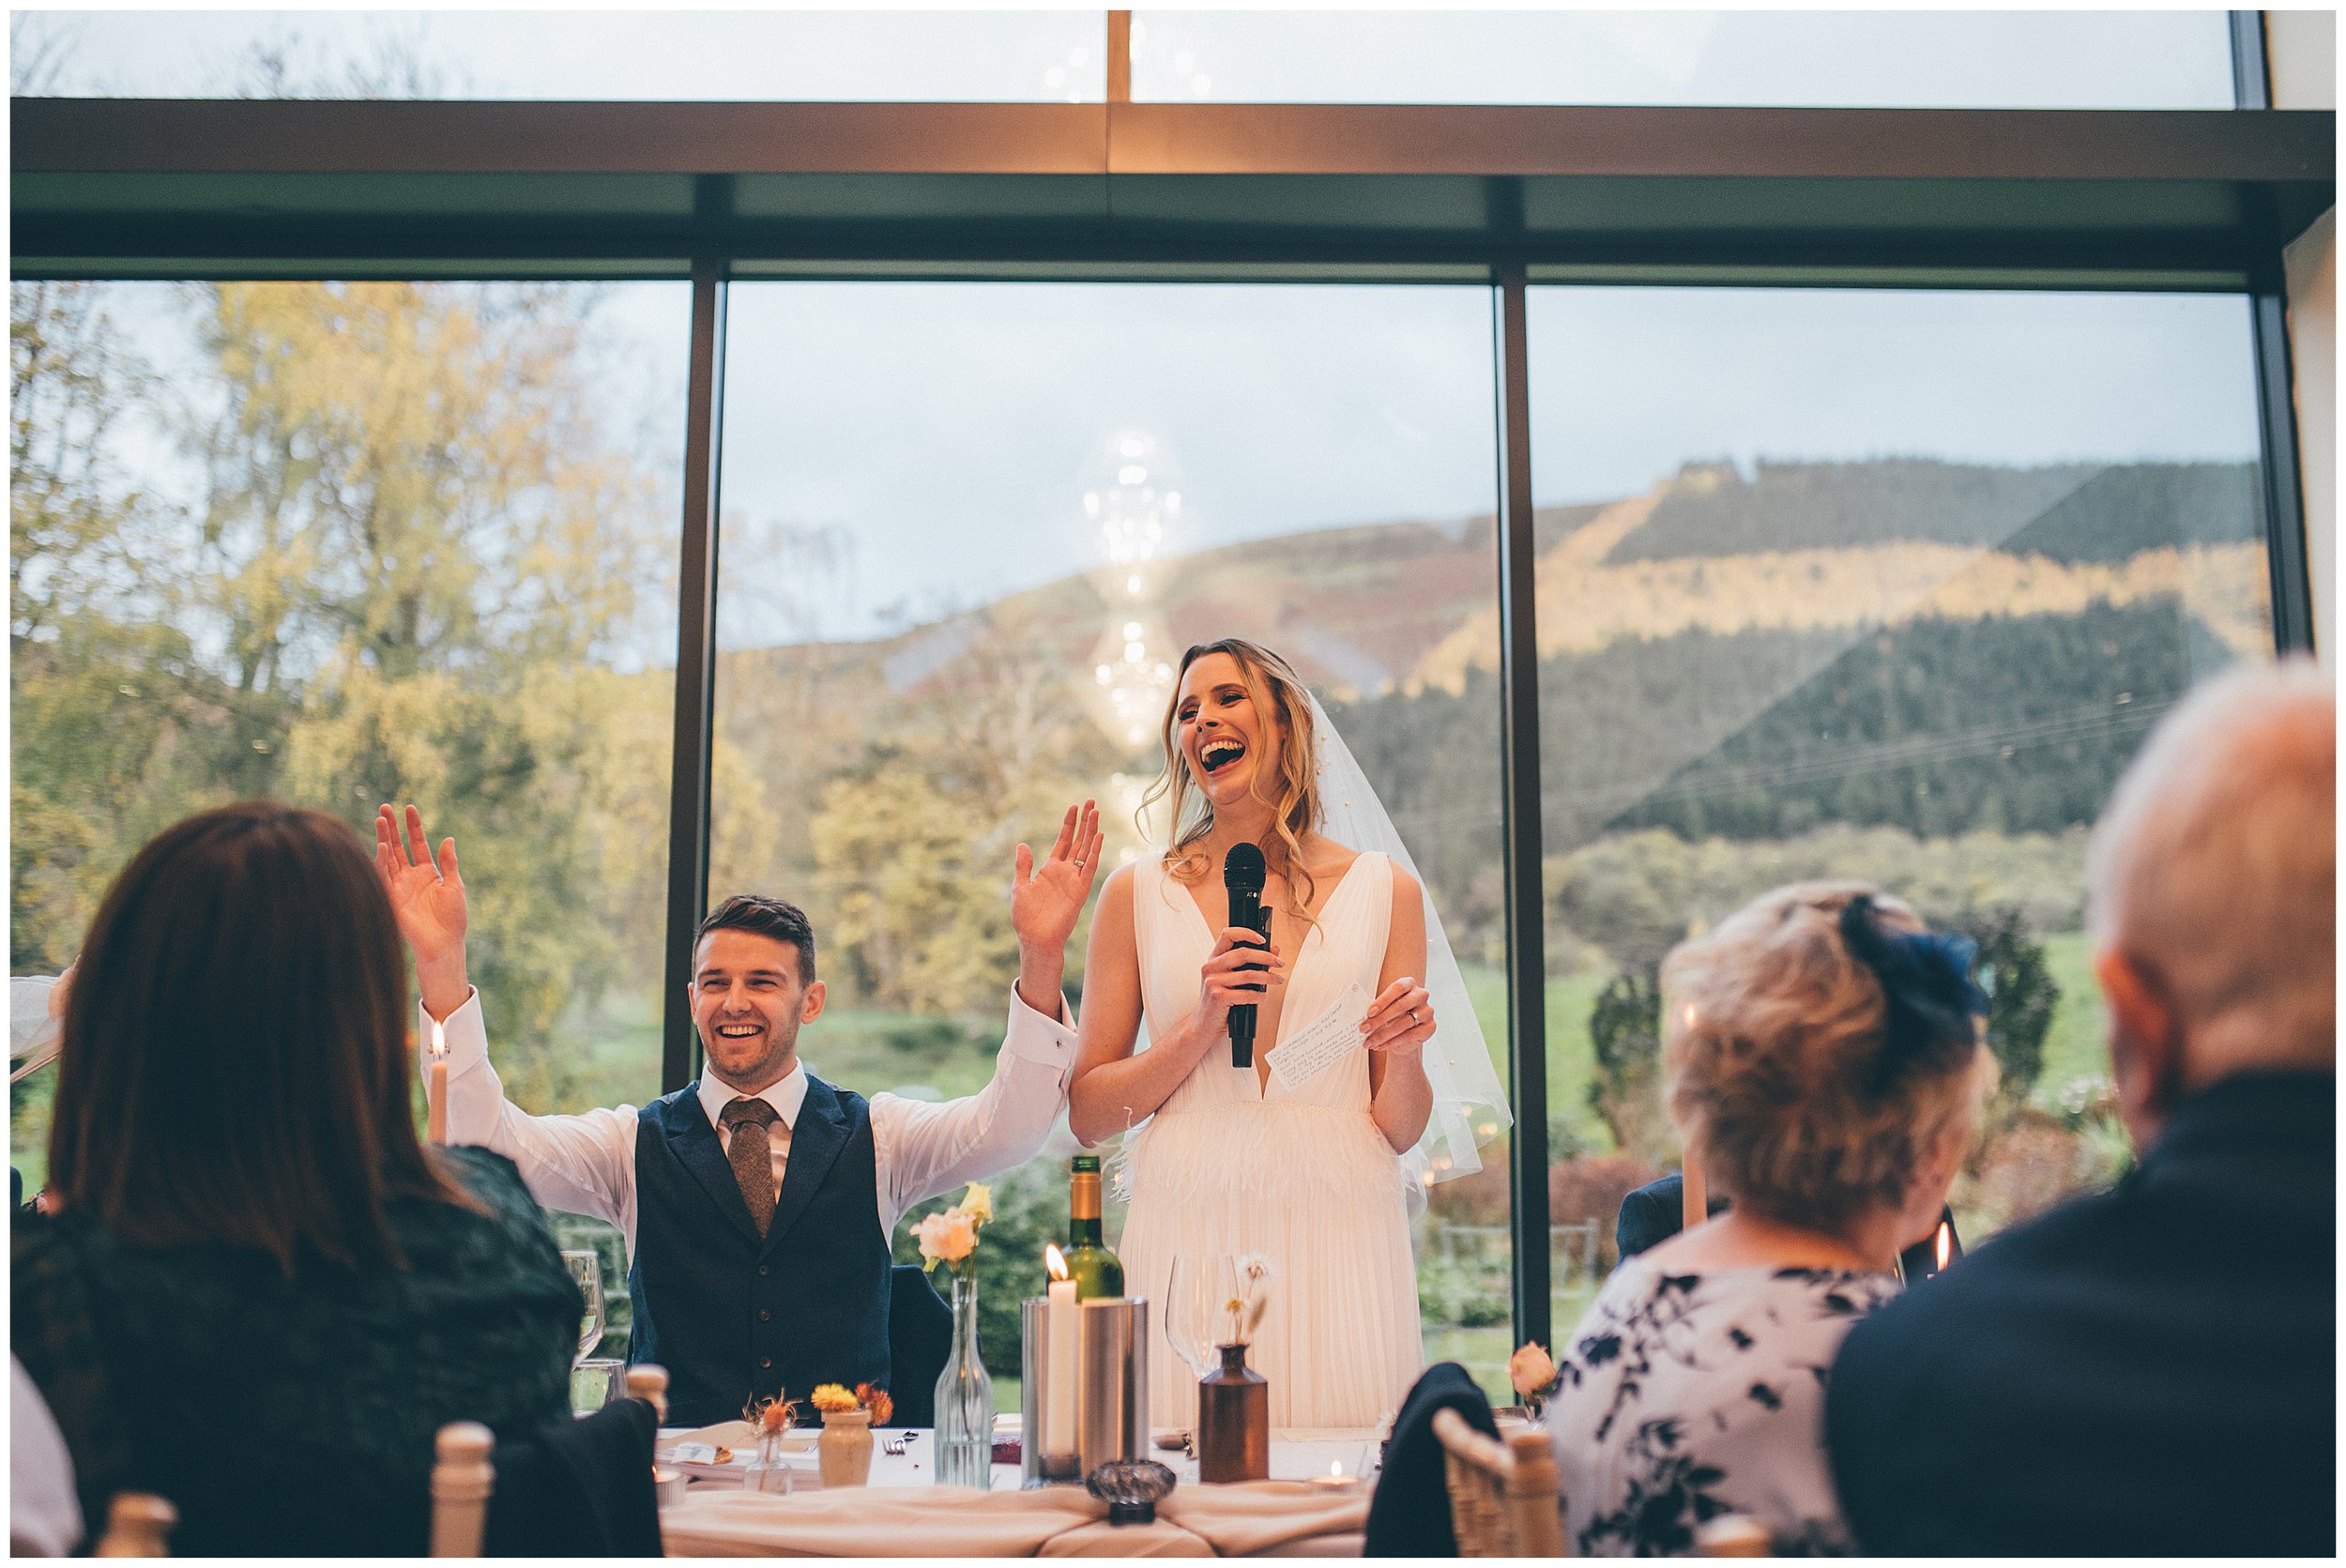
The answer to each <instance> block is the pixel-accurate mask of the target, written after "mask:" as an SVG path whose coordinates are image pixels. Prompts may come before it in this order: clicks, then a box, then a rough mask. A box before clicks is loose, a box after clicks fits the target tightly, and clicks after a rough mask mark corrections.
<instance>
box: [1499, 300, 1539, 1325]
mask: <svg viewBox="0 0 2346 1568" xmlns="http://www.w3.org/2000/svg"><path fill="white" fill-rule="evenodd" d="M1496 284H1497V289H1496V296H1497V297H1496V298H1495V300H1494V305H1495V307H1496V309H1495V316H1494V321H1493V327H1495V329H1496V330H1495V338H1496V346H1497V351H1498V352H1497V356H1496V358H1497V360H1498V366H1497V369H1498V378H1499V388H1498V390H1499V397H1498V399H1497V402H1498V413H1499V437H1500V439H1499V509H1500V510H1499V530H1498V531H1499V677H1500V686H1501V693H1502V699H1501V700H1502V708H1501V725H1500V758H1501V806H1502V810H1503V812H1504V826H1503V828H1502V830H1501V834H1502V838H1503V840H1504V844H1505V855H1506V872H1507V884H1506V886H1507V891H1506V899H1507V1094H1508V1098H1509V1099H1510V1100H1511V1101H1512V1102H1513V1103H1514V1108H1515V1130H1514V1134H1513V1136H1512V1139H1511V1147H1512V1165H1511V1169H1510V1171H1509V1175H1510V1177H1511V1178H1512V1180H1513V1184H1514V1189H1515V1192H1514V1197H1515V1201H1514V1203H1513V1205H1512V1206H1511V1207H1512V1209H1513V1216H1512V1219H1513V1226H1514V1232H1515V1247H1514V1252H1515V1263H1514V1271H1513V1288H1514V1304H1515V1324H1516V1343H1517V1344H1522V1343H1524V1342H1526V1341H1531V1340H1536V1341H1538V1342H1539V1343H1540V1344H1543V1345H1551V1344H1552V1343H1553V1341H1552V1339H1551V1338H1550V1325H1549V1313H1550V1307H1549V1286H1550V1281H1549V1277H1548V1256H1547V1253H1548V1236H1547V1225H1548V1213H1547V934H1546V919H1545V910H1544V903H1545V900H1544V895H1543V892H1542V887H1541V867H1540V855H1541V847H1542V845H1541V836H1540V690H1539V678H1540V655H1539V642H1538V637H1537V632H1536V629H1535V625H1534V589H1535V583H1534V579H1533V568H1534V566H1535V564H1536V562H1535V557H1534V549H1535V546H1534V539H1533V532H1532V516H1531V365H1530V362H1529V329H1528V326H1527V323H1526V320H1525V314H1524V312H1525V305H1526V298H1525V295H1526V282H1525V269H1524V266H1523V263H1522V262H1521V261H1520V260H1516V261H1510V262H1504V263H1501V265H1500V266H1499V268H1498V275H1497V279H1496Z"/></svg>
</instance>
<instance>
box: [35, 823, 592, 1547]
mask: <svg viewBox="0 0 2346 1568" xmlns="http://www.w3.org/2000/svg"><path fill="white" fill-rule="evenodd" d="M406 1017H407V1006H406V987H405V983H404V975H403V974H402V973H401V967H400V953H399V934H398V928H397V926H396V925H395V924H394V923H393V921H392V917H391V908H390V905H389V903H388V900H387V899H386V898H385V897H384V894H383V889H382V886H381V883H380V881H379V879H378V878H377V876H376V874H375V872H374V869H373V867H372V866H371V865H370V864H369V863H368V860H367V855H366V852H365V850H364V848H363V847H362V846H361V845H360V844H359V842H358V837H357V835H356V834H354V833H352V832H351V830H349V829H348V828H347V827H345V826H344V825H343V824H342V823H341V822H338V821H336V820H335V819H334V818H332V817H329V816H328V815H326V814H323V813H320V812H314V811H301V810H296V809H293V808H290V807H285V806H281V805H277V804H274V803H272V802H267V801H256V802H250V803H247V804H243V805H235V806H225V807H222V808H221V809H219V810H217V811H210V812H206V813H204V814H201V815H198V816H193V817H190V818H189V819H188V820H186V821H184V822H181V823H179V824H178V825H177V826H175V827H173V828H170V829H168V830H165V831H164V832H162V833H161V834H160V835H159V836H158V837H157V838H156V839H155V840H154V841H153V842H152V843H150V844H148V845H146V846H145V848H144V849H142V850H141V851H139V853H138V855H137V856H136V857H135V858H134V859H133V860H131V862H130V864H129V866H128V867H127V868H125V869H124V871H123V873H122V875H120V876H119V877H117V878H116V879H115V881H114V886H113V888H112V889H111V890H110V891H108V892H107V894H106V897H105V901H104V903H103V904H102V905H100V906H99V911H98V915H97V918H96V920H95V921H93V922H92V923H91V926H90V931H89V939H88V943H87V945H86V946H85V947H84V949H83V951H82V957H81V961H80V967H79V969H78V971H77V979H76V983H75V984H74V985H73V986H72V988H71V994H70V997H69V1000H68V1002H67V1006H66V1011H65V1017H64V1036H63V1048H62V1054H61V1058H60V1062H59V1072H58V1077H57V1094H56V1107H55V1113H54V1119H53V1124H52V1128H51V1133H50V1144H49V1172H50V1177H49V1180H50V1191H51V1193H52V1195H53V1196H54V1197H55V1198H56V1200H57V1202H58V1204H59V1206H60V1212H59V1213H58V1214H57V1215H56V1216H55V1217H54V1218H51V1219H45V1220H44V1219H34V1220H20V1221H19V1223H18V1225H17V1228H16V1232H15V1238H14V1272H13V1276H12V1279H11V1286H10V1294H11V1300H12V1302H13V1306H14V1317H13V1322H12V1330H11V1338H12V1343H13V1346H14V1348H15V1351H16V1355H17V1358H18V1359H19V1360H20V1361H21V1362H23V1365H24V1367H25V1370H26V1371H27V1372H29V1373H30V1374H31V1376H32V1378H33V1380H34V1382H35V1383H36V1384H37V1385H38V1387H39V1389H40V1392H41V1393H42V1395H43V1397H44V1398H45V1399H46V1400H47V1402H48V1404H49V1406H50V1408H51V1409H52V1410H53V1412H54V1414H55V1416H56V1420H57V1424H58V1426H59V1428H60V1429H61V1430H62V1431H63V1432H64V1434H65V1439H66V1444H67V1447H68V1450H69V1452H70V1454H71V1455H72V1459H73V1468H74V1472H75V1476H76V1479H77V1482H78V1484H79V1488H80V1495H81V1506H82V1514H83V1517H84V1519H88V1520H103V1519H104V1518H105V1517H106V1509H107V1500H108V1499H109V1498H110V1497H111V1496H112V1495H113V1494H114V1493H115V1492H117V1491H123V1490H134V1491H145V1492H155V1493H159V1494H160V1495H162V1496H163V1497H165V1498H168V1499H171V1501H172V1502H173V1503H174V1504H175V1506H176V1507H177V1509H178V1512H179V1525H178V1528H177V1530H175V1533H174V1535H173V1547H174V1549H175V1551H178V1552H181V1553H184V1554H187V1555H192V1556H204V1555H215V1554H229V1553H234V1554H291V1553H301V1554H314V1553H333V1554H348V1553H352V1552H376V1553H416V1552H420V1551H421V1550H422V1549H423V1546H424V1544H425V1528H426V1520H427V1517H428V1510H427V1505H426V1500H425V1499H426V1487H427V1479H428V1476H429V1472H430V1469H431V1464H432V1456H433V1436H434V1432H435V1431H436V1430H437V1429H438V1428H439V1427H440V1426H441V1425H442V1424H443V1423H448V1422H450V1421H459V1420H472V1421H480V1422H483V1423H487V1424H488V1425H489V1426H490V1427H491V1428H492V1429H493V1430H494V1431H495V1432H496V1433H497V1434H498V1435H499V1436H500V1437H514V1436H518V1435H520V1434H522V1433H524V1432H526V1431H528V1430H529V1429H531V1428H533V1427H536V1426H538V1425H541V1424H542V1423H548V1422H552V1421H557V1420H561V1419H565V1418H566V1417H567V1414H568V1411H569V1406H570V1400H569V1368H570V1358H571V1349H572V1347H574V1345H575V1343H576V1335H577V1330H578V1291H577V1287H576V1286H573V1285H572V1284H571V1281H570V1277H569V1275H568V1274H567V1273H566V1272H565V1271H564V1269H563V1267H562V1261H561V1258H560V1256H559V1255H558V1253H557V1252H556V1247H555V1244H554V1241H553V1238H552V1237H551V1236H550V1235H549V1234H548V1233H547V1230H546V1225H545V1220H544V1218H543V1216H542V1215H541V1214H540V1212H539V1211H538V1208H537V1206H536V1205H535V1204H534V1203H533V1202H531V1200H530V1197H529V1195H528V1192H527V1191H526V1189H525V1188H524V1186H523V1185H522V1182H521V1180H520V1178H519V1177H518V1176H517V1175H516V1174H515V1172H514V1169H513V1167H512V1165H511V1164H510V1162H508V1161H507V1160H505V1159H504V1158H503V1157H501V1156H499V1155H496V1154H493V1153H490V1152H489V1151H487V1150H485V1149H425V1148H423V1147H422V1146H421V1145H420V1144H419V1142H418V1140H417V1136H416V1129H415V1122H414V1113H413V1110H412V1105H411V1101H410V1096H409V1090H408V1087H407V1085H408V1080H407V1052H408V1044H407V1033H406Z"/></svg>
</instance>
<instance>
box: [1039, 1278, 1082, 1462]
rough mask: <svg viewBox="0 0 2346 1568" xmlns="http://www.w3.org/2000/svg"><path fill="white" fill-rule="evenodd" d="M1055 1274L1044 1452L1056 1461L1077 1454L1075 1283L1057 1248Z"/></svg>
mask: <svg viewBox="0 0 2346 1568" xmlns="http://www.w3.org/2000/svg"><path fill="white" fill-rule="evenodd" d="M1044 1262H1045V1263H1046V1264H1047V1265H1048V1267H1049V1268H1050V1271H1051V1286H1050V1309H1049V1310H1048V1311H1047V1312H1046V1313H1044V1324H1045V1327H1046V1330H1047V1332H1049V1334H1050V1336H1051V1357H1050V1363H1049V1364H1050V1368H1051V1380H1050V1384H1049V1387H1048V1390H1047V1393H1048V1398H1047V1400H1046V1401H1045V1403H1044V1409H1043V1432H1042V1437H1041V1441H1042V1444H1043V1452H1044V1454H1049V1455H1051V1456H1052V1457H1054V1458H1056V1457H1058V1456H1059V1455H1062V1454H1073V1453H1074V1452H1075V1378H1076V1370H1075V1334H1076V1323H1075V1311H1076V1308H1075V1282H1074V1280H1072V1279H1069V1278H1068V1277H1067V1263H1066V1260H1065V1259H1064V1258H1063V1257H1061V1256H1060V1255H1059V1248H1057V1247H1055V1246H1054V1247H1047V1248H1045V1249H1044Z"/></svg>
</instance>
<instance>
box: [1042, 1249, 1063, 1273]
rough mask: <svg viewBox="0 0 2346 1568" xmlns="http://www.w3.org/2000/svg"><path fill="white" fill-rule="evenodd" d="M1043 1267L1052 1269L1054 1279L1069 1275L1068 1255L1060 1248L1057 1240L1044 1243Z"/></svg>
mask: <svg viewBox="0 0 2346 1568" xmlns="http://www.w3.org/2000/svg"><path fill="white" fill-rule="evenodd" d="M1043 1267H1044V1268H1045V1269H1047V1270H1049V1271H1050V1274H1051V1277H1052V1278H1053V1279H1057V1280H1063V1279H1065V1278H1066V1277H1067V1255H1066V1254H1064V1253H1062V1252H1060V1251H1059V1244H1058V1243H1057V1242H1048V1243H1045V1244H1044V1248H1043Z"/></svg>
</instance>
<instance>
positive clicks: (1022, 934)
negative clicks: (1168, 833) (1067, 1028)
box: [1010, 800, 1101, 1017]
mask: <svg viewBox="0 0 2346 1568" xmlns="http://www.w3.org/2000/svg"><path fill="white" fill-rule="evenodd" d="M1100 842H1101V841H1100V808H1099V806H1098V805H1097V804H1096V803H1095V802H1093V801H1090V800H1086V801H1085V802H1084V803H1083V804H1082V805H1080V806H1070V807H1068V808H1067V814H1066V816H1065V817H1064V818H1062V819H1061V820H1060V822H1059V840H1058V842H1057V843H1055V844H1053V845H1051V853H1050V855H1049V857H1048V858H1047V859H1045V860H1044V861H1043V863H1042V864H1041V865H1037V864H1036V863H1035V859H1034V851H1033V850H1032V849H1030V848H1028V846H1027V845H1023V844H1022V845H1019V846H1018V854H1017V860H1016V869H1015V874H1014V875H1013V877H1012V879H1011V885H1010V924H1011V929H1012V930H1013V931H1015V932H1016V933H1017V934H1018V994H1019V995H1020V996H1021V997H1025V998H1026V1001H1027V1005H1028V1007H1031V1008H1033V1009H1034V1010H1035V1011H1036V1012H1044V1013H1048V1014H1050V1015H1051V1016H1053V1017H1057V1016H1059V981H1060V978H1061V977H1062V975H1063V973H1064V971H1065V967H1066V963H1067V938H1068V937H1070V936H1074V934H1075V921H1076V920H1077V918H1078V917H1080V916H1081V915H1082V914H1083V911H1084V904H1085V903H1086V901H1088V900H1089V898H1090V897H1091V883H1092V879H1093V878H1094V877H1096V876H1097V875H1099V872H1100Z"/></svg>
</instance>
